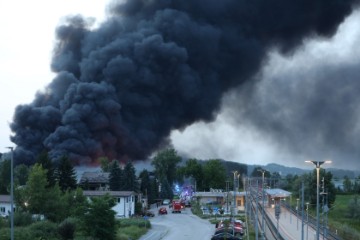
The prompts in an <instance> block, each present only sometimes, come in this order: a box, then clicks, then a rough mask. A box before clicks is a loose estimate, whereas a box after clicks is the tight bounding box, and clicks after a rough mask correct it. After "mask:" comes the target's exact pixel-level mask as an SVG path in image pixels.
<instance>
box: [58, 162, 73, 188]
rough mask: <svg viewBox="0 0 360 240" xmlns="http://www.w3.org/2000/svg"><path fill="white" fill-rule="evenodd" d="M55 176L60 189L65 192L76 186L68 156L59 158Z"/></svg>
mask: <svg viewBox="0 0 360 240" xmlns="http://www.w3.org/2000/svg"><path fill="white" fill-rule="evenodd" d="M56 176H57V180H58V183H59V187H60V189H61V191H63V192H65V191H67V190H73V189H75V188H76V186H77V184H76V172H75V169H74V167H73V166H72V164H71V162H70V159H69V158H68V157H66V156H62V157H61V158H60V160H59V165H58V168H57V172H56Z"/></svg>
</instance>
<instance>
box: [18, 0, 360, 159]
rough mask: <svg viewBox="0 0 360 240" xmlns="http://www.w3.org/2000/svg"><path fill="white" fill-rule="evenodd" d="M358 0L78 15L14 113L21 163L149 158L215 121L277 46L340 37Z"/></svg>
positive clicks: (235, 0) (226, 3) (133, 8)
mask: <svg viewBox="0 0 360 240" xmlns="http://www.w3.org/2000/svg"><path fill="white" fill-rule="evenodd" d="M357 2H359V1H356V0H343V1H338V0H317V1H313V0H297V1H288V0H280V1H279V0H267V1H239V0H223V1H218V0H208V1H206V3H204V1H201V0H192V1H182V0H173V1H171V0H152V1H151V0H128V1H126V2H125V3H118V2H113V3H112V4H111V5H110V7H109V16H108V18H107V20H106V22H103V23H102V24H101V25H100V27H98V28H96V29H92V28H91V26H90V25H89V22H87V20H86V19H84V18H82V17H80V16H75V17H71V18H69V19H68V21H67V22H66V23H64V24H63V25H61V26H60V27H58V28H57V31H56V38H57V44H56V46H55V48H54V54H53V59H52V63H51V68H52V70H53V71H54V72H55V73H57V76H56V78H55V79H54V80H53V81H52V82H51V83H50V84H49V85H48V86H47V88H46V91H45V92H41V93H38V94H37V96H36V98H35V100H34V101H33V102H32V103H30V104H27V105H20V106H18V107H17V108H16V110H15V115H14V120H13V123H12V124H11V129H12V131H13V132H14V136H13V137H12V139H11V140H12V141H13V142H14V143H15V144H16V145H17V148H16V152H15V153H16V155H15V156H16V159H17V162H26V163H32V162H33V161H34V159H35V158H36V156H37V154H39V152H41V151H42V150H47V151H49V154H50V156H51V158H52V159H54V160H56V159H57V158H58V157H60V156H61V155H63V154H67V155H68V156H69V157H70V158H71V159H72V160H73V161H74V162H76V163H78V164H91V163H93V162H94V161H95V159H96V158H98V157H99V156H107V157H109V158H110V159H113V158H117V159H120V160H121V159H126V158H131V159H133V160H136V159H144V158H146V157H147V156H149V155H150V154H151V153H152V152H153V151H155V150H156V149H158V148H159V147H160V146H162V145H165V144H167V143H168V140H169V134H170V132H171V130H173V129H184V128H185V127H186V126H188V125H189V124H192V123H194V122H197V121H200V120H202V121H212V120H213V119H214V117H215V116H216V114H217V113H218V111H219V108H220V104H221V99H222V97H223V96H224V94H225V93H226V92H227V91H228V90H230V89H233V88H234V87H238V86H241V85H242V84H243V83H244V82H246V81H248V80H249V79H250V78H251V77H252V76H253V75H254V74H255V73H257V71H258V70H259V68H260V67H261V65H262V64H263V61H264V57H265V56H266V54H267V52H268V50H269V49H270V48H277V49H279V50H280V51H281V52H282V53H291V52H292V51H293V50H294V49H295V48H296V46H298V45H299V44H301V43H302V41H303V39H304V38H305V37H308V36H310V35H321V36H331V35H332V34H334V33H335V31H336V29H337V26H338V25H339V24H340V23H341V22H342V21H343V20H344V18H345V17H346V16H347V15H349V14H350V13H351V12H352V9H353V6H354V4H355V3H357Z"/></svg>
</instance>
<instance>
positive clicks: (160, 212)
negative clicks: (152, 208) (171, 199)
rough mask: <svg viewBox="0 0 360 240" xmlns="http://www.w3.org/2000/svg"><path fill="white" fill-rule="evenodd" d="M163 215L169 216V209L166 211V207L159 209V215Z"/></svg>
mask: <svg viewBox="0 0 360 240" xmlns="http://www.w3.org/2000/svg"><path fill="white" fill-rule="evenodd" d="M163 214H167V209H166V207H161V208H160V209H159V215H163Z"/></svg>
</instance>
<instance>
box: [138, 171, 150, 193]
mask: <svg viewBox="0 0 360 240" xmlns="http://www.w3.org/2000/svg"><path fill="white" fill-rule="evenodd" d="M139 179H140V192H141V193H142V194H143V195H146V196H147V195H148V193H150V191H151V182H150V175H149V172H148V171H147V170H146V169H144V170H142V171H141V172H140V174H139Z"/></svg>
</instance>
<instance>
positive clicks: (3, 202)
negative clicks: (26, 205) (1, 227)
mask: <svg viewBox="0 0 360 240" xmlns="http://www.w3.org/2000/svg"><path fill="white" fill-rule="evenodd" d="M14 208H15V204H14ZM10 212H11V197H10V195H0V216H3V217H5V216H9V215H10V214H9V213H10Z"/></svg>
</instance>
